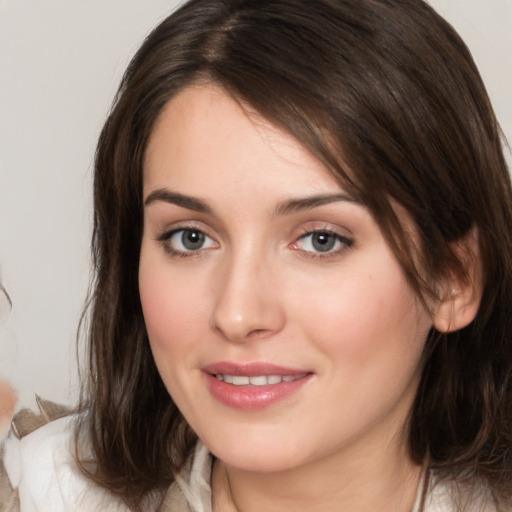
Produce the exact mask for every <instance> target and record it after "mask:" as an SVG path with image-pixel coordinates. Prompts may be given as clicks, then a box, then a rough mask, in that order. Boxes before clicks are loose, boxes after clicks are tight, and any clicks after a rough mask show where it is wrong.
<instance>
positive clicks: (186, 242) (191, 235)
mask: <svg viewBox="0 0 512 512" xmlns="http://www.w3.org/2000/svg"><path fill="white" fill-rule="evenodd" d="M204 236H205V235H204V233H201V231H190V230H188V231H183V234H182V235H181V243H182V244H183V246H184V247H185V248H186V249H188V250H189V251H194V250H197V249H200V248H201V247H202V245H203V243H204Z"/></svg>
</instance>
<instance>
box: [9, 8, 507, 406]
mask: <svg viewBox="0 0 512 512" xmlns="http://www.w3.org/2000/svg"><path fill="white" fill-rule="evenodd" d="M177 3H178V2H176V1H163V0H158V1H157V0H101V1H100V0H88V1H87V0H81V1H79V0H45V1H44V2H43V1H41V0H3V1H2V0H0V268H1V276H2V280H3V282H4V284H5V286H6V288H7V289H8V291H9V294H10V295H11V298H12V302H13V307H12V310H11V312H10V313H9V312H8V311H7V309H8V308H7V306H6V304H5V301H4V304H2V305H1V307H0V336H1V339H0V374H1V375H4V376H6V377H7V378H9V379H10V380H11V382H13V384H14V385H15V386H16V387H17V389H18V390H19V393H20V398H21V402H22V404H23V405H29V406H33V405H34V400H33V394H34V393H38V394H40V395H41V396H43V397H45V398H49V399H53V400H57V401H61V402H68V403H70V402H72V401H73V399H74V397H75V396H76V390H77V377H76V375H77V374H76V364H75V335H76V328H77V324H78V320H79V317H80V312H81V309H82V304H83V301H84V299H85V296H86V290H87V284H88V280H89V255H88V247H89V238H90V221H91V191H90V188H91V174H92V160H93V155H94V147H95V142H96V139H97V137H98V134H99V131H100V129H101V126H102V123H103V121H104V119H105V116H106V114H107V112H108V110H109V106H110V103H111V100H112V98H113V96H114V93H115V90H116V88H117V84H118V82H119V79H120V77H121V74H122V72H123V70H124V68H125V66H126V65H127V63H128V61H129V58H130V57H131V55H133V53H134V51H135V50H136V49H137V47H138V45H139V44H140V42H141V41H142V39H143V38H144V36H145V35H146V34H147V33H148V31H149V30H150V29H151V27H153V26H154V25H155V24H156V23H157V22H158V21H159V20H160V19H162V18H163V17H164V15H165V14H167V13H169V12H170V11H171V10H172V9H173V7H174V6H175V5H177ZM431 3H432V5H433V6H434V7H436V8H437V9H438V10H439V12H440V13H441V14H442V15H443V16H445V17H446V18H447V19H448V20H449V21H450V22H451V23H452V24H453V25H454V26H455V28H456V29H457V30H458V31H459V32H460V34H461V35H462V37H463V38H464V39H465V40H466V42H467V43H468V45H469V47H470V48H471V50H472V52H473V55H474V58H475V60H476V62H477V64H478V65H479V67H480V70H481V72H482V74H483V76H484V80H485V81H486V83H487V86H488V89H489V92H490V96H491V100H492V101H493V104H494V106H495V108H496V110H497V114H498V118H499V119H500V122H501V124H502V126H503V129H504V131H505V133H506V135H507V137H508V139H509V140H512V97H511V94H510V93H511V90H512V87H511V85H512V57H511V55H512V54H511V52H510V48H512V31H511V30H510V27H511V26H512V0H435V1H434V0H432V2H431ZM0 300H1V299H0Z"/></svg>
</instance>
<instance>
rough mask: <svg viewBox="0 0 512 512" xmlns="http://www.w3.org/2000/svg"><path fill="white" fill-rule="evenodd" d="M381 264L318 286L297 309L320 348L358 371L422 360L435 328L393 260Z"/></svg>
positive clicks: (299, 316) (301, 319)
mask: <svg viewBox="0 0 512 512" xmlns="http://www.w3.org/2000/svg"><path fill="white" fill-rule="evenodd" d="M380 261H381V262H382V264H381V265H379V264H377V265H376V264H375V262H373V265H372V266H370V267H366V268H372V269H373V270H372V272H371V273H369V272H366V273H363V272H356V271H355V269H353V270H354V271H353V272H347V274H346V275H345V277H344V278H343V279H336V280H335V281H327V280H326V281H325V282H323V281H319V282H317V283H316V285H315V287H314V288H313V291H312V292H311V293H309V294H307V295H303V297H305V298H307V301H306V302H301V303H300V305H298V306H297V311H298V312H299V314H298V315H297V318H298V319H299V318H300V320H297V321H300V322H301V323H302V325H303V326H305V329H307V330H308V331H309V337H310V339H311V340H313V341H314V342H315V343H316V344H317V346H318V348H319V349H320V350H321V351H322V352H324V353H325V354H327V355H329V356H331V357H332V358H334V359H336V360H338V361H341V362H344V363H346V362H350V365H351V366H352V367H353V368H354V369H355V371H356V372H357V371H367V370H368V368H370V367H375V366H378V365H379V364H382V363H383V362H384V361H389V363H390V364H391V362H393V361H395V362H399V361H400V360H406V359H408V358H409V357H410V358H411V359H413V358H417V357H419V356H418V354H420V353H421V351H422V347H423V344H424V342H425V339H426V337H427V334H428V331H429V329H430V325H431V322H430V318H429V315H428V314H427V313H426V312H425V311H424V309H423V308H422V306H421V305H420V304H419V303H418V300H417V299H416V296H415V294H414V292H413V291H412V289H411V288H410V286H409V284H408V283H407V281H406V279H405V277H404V276H403V274H402V272H401V270H400V268H399V267H398V266H397V264H396V263H395V262H394V260H390V259H387V258H381V260H380ZM372 361H373V362H374V363H375V366H374V365H372V364H371V363H372ZM404 362H405V361H404ZM411 362H412V361H411ZM385 367H386V365H384V366H382V368H385Z"/></svg>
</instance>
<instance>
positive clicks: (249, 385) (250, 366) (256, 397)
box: [202, 362, 314, 411]
mask: <svg viewBox="0 0 512 512" xmlns="http://www.w3.org/2000/svg"><path fill="white" fill-rule="evenodd" d="M202 373H203V377H204V379H205V383H206V387H207V389H208V390H209V392H210V394H211V396H212V397H213V398H214V399H215V400H216V401H218V402H221V403H222V404H224V405H226V406H228V407H229V408H232V409H239V410H243V411H254V410H260V409H265V408H267V407H270V406H272V405H274V404H277V403H278V402H282V401H285V400H286V399H287V398H290V397H292V396H293V395H296V394H297V393H300V390H301V389H302V387H303V386H304V385H306V384H307V383H308V382H310V381H311V379H312V378H313V376H314V373H313V372H311V371H304V369H296V368H289V367H288V368H286V367H282V366H276V365H273V364H269V363H260V362H253V363H234V362H218V363H213V364H210V365H207V366H205V367H203V368H202Z"/></svg>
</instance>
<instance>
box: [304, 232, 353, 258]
mask: <svg viewBox="0 0 512 512" xmlns="http://www.w3.org/2000/svg"><path fill="white" fill-rule="evenodd" d="M295 245H296V247H297V248H298V249H300V250H302V251H305V252H310V253H320V254H330V253H337V252H339V251H341V250H343V249H345V248H347V247H350V246H351V245H352V241H351V240H349V239H348V238H345V237H344V236H341V235H338V234H337V233H333V232H331V231H313V232H311V233H306V234H305V235H303V236H301V237H300V238H299V240H298V241H297V242H296V244H295Z"/></svg>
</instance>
